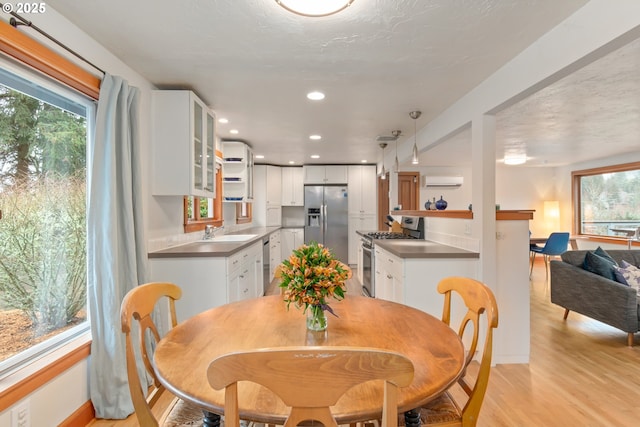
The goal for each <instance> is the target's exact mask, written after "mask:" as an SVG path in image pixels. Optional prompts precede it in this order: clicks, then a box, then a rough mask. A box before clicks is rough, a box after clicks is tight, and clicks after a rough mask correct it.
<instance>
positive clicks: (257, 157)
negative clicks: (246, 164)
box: [256, 154, 264, 159]
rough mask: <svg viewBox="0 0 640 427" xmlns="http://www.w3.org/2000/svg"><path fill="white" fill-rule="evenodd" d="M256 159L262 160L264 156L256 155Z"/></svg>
mask: <svg viewBox="0 0 640 427" xmlns="http://www.w3.org/2000/svg"><path fill="white" fill-rule="evenodd" d="M256 159H264V154H256Z"/></svg>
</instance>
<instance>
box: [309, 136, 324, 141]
mask: <svg viewBox="0 0 640 427" xmlns="http://www.w3.org/2000/svg"><path fill="white" fill-rule="evenodd" d="M309 139H312V140H314V141H319V140H321V139H322V137H321V136H320V135H311V136H309Z"/></svg>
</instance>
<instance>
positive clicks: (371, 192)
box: [348, 166, 377, 215]
mask: <svg viewBox="0 0 640 427" xmlns="http://www.w3.org/2000/svg"><path fill="white" fill-rule="evenodd" d="M348 173H349V182H348V190H349V215H354V214H371V215H375V214H376V210H377V197H376V195H377V181H376V167H375V166H349V168H348Z"/></svg>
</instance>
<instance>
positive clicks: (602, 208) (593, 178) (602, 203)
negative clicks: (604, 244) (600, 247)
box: [580, 169, 640, 236]
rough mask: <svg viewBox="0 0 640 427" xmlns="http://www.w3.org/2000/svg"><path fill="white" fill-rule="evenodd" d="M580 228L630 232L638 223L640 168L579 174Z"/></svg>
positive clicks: (619, 233) (603, 233)
mask: <svg viewBox="0 0 640 427" xmlns="http://www.w3.org/2000/svg"><path fill="white" fill-rule="evenodd" d="M580 201H581V206H580V217H581V223H580V232H581V233H583V234H596V235H601V236H628V235H633V233H634V232H635V229H637V228H638V227H640V170H637V169H636V170H629V171H622V172H611V173H604V174H598V175H590V176H582V177H581V178H580Z"/></svg>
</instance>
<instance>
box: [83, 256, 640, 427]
mask: <svg viewBox="0 0 640 427" xmlns="http://www.w3.org/2000/svg"><path fill="white" fill-rule="evenodd" d="M358 288H359V285H358V284H357V282H355V281H350V283H348V291H350V292H354V291H355V292H358V291H359V289H358ZM530 290H531V360H530V363H529V364H518V365H497V366H495V367H494V368H493V369H492V372H491V378H490V380H489V388H488V390H487V394H486V397H485V400H484V404H483V408H482V411H481V412H480V419H479V421H478V427H529V426H531V427H541V426H551V427H555V426H558V427H609V426H610V427H632V426H637V425H640V334H636V336H635V339H636V341H637V345H636V346H635V347H627V345H626V336H627V335H626V333H624V332H622V331H619V330H617V329H615V328H611V327H609V326H607V325H604V324H602V323H600V322H597V321H595V320H591V319H589V318H586V317H584V316H581V315H579V314H576V313H570V314H569V318H568V320H567V321H566V322H565V321H563V320H562V315H563V312H564V309H563V308H561V307H558V306H555V305H553V304H551V302H550V301H549V290H548V284H547V282H546V279H545V271H544V265H543V264H539V265H536V266H535V267H534V271H533V277H532V281H531V285H530ZM276 292H279V291H278V289H277V288H276V287H274V286H272V287H271V288H270V289H269V290H268V293H276ZM355 292H354V293H355ZM500 309H501V311H504V310H506V309H507V308H505V307H500ZM91 426H93V427H130V426H137V423H136V420H135V417H134V416H132V417H129V419H127V420H122V421H109V420H99V421H96V422H94V423H92V424H91Z"/></svg>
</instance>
